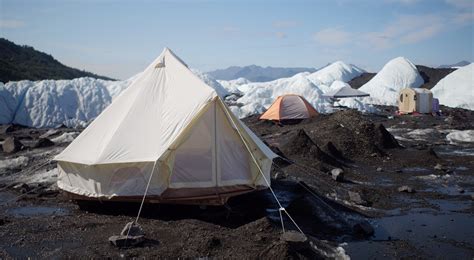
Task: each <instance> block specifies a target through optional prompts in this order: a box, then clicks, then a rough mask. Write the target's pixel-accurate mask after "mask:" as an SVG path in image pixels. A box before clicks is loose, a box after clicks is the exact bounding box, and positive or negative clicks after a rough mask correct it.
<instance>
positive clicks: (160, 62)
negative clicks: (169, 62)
mask: <svg viewBox="0 0 474 260" xmlns="http://www.w3.org/2000/svg"><path fill="white" fill-rule="evenodd" d="M164 67H165V58H164V57H163V59H162V60H161V61H159V62H158V63H157V64H156V65H155V69H159V68H164Z"/></svg>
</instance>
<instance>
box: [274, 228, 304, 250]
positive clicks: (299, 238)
mask: <svg viewBox="0 0 474 260" xmlns="http://www.w3.org/2000/svg"><path fill="white" fill-rule="evenodd" d="M280 240H281V241H283V242H286V243H287V244H288V245H289V246H290V247H291V248H292V249H293V250H303V249H304V248H306V247H307V243H306V241H308V238H307V237H306V236H305V235H304V234H302V233H300V232H298V231H293V230H287V231H286V232H285V233H283V234H281V236H280Z"/></svg>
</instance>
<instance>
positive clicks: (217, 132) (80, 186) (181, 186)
mask: <svg viewBox="0 0 474 260" xmlns="http://www.w3.org/2000/svg"><path fill="white" fill-rule="evenodd" d="M276 156H277V155H275V154H274V153H273V152H272V151H271V150H270V149H269V148H268V147H267V146H266V145H265V144H263V142H262V141H260V140H259V139H258V138H257V137H256V136H255V134H253V133H252V131H251V130H249V129H248V128H247V127H246V126H245V125H244V124H243V123H242V122H241V121H240V120H239V119H238V118H236V117H235V116H234V115H233V114H232V112H231V111H230V110H229V108H228V107H227V106H226V105H225V104H224V102H223V101H222V99H221V98H220V97H219V96H218V95H217V93H216V91H215V90H214V89H213V88H211V87H210V86H208V85H206V84H205V83H204V82H202V81H201V80H200V79H199V78H198V77H197V76H195V75H194V74H193V73H192V72H191V71H190V70H189V69H188V67H187V66H186V65H185V64H184V63H183V62H182V61H181V60H180V59H179V58H178V57H177V56H175V55H174V54H173V53H172V52H171V51H170V50H168V49H165V50H164V51H163V52H162V53H161V55H160V56H159V57H158V58H157V59H156V60H155V61H153V63H152V64H150V65H149V66H148V67H147V68H146V69H145V71H144V72H143V73H142V74H141V75H140V76H139V77H138V78H137V79H136V80H134V81H133V82H132V83H131V85H130V86H129V87H128V88H127V89H126V90H124V91H123V92H122V93H121V94H120V96H119V97H117V99H116V100H115V101H114V102H113V103H112V104H111V105H110V106H109V107H107V108H106V109H105V110H104V111H103V112H102V113H101V114H100V115H99V116H98V117H97V118H96V119H95V120H94V121H93V122H92V123H91V124H90V125H89V126H88V127H87V128H86V129H85V130H84V131H83V132H82V133H81V134H80V135H79V136H78V137H77V138H76V139H75V140H74V141H73V142H72V143H71V144H70V145H69V146H68V147H67V148H66V149H65V150H64V151H63V152H62V153H60V154H59V155H58V156H56V157H55V160H56V161H58V169H59V177H58V187H59V188H60V189H62V190H64V191H66V192H68V193H69V194H73V195H75V197H76V198H78V199H109V200H119V201H134V200H141V198H142V197H143V196H144V193H145V190H146V187H147V185H148V184H149V186H148V187H149V188H148V192H147V196H146V201H148V202H163V203H185V204H223V203H225V202H226V200H227V199H228V198H229V197H231V196H234V195H238V194H242V193H246V192H250V191H253V190H256V189H262V188H266V187H268V185H269V183H268V182H267V180H268V181H270V170H271V166H272V159H273V158H275V157H276ZM265 179H266V180H265Z"/></svg>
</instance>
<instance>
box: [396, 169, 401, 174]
mask: <svg viewBox="0 0 474 260" xmlns="http://www.w3.org/2000/svg"><path fill="white" fill-rule="evenodd" d="M395 172H396V173H402V172H403V170H402V169H398V170H396V171H395Z"/></svg>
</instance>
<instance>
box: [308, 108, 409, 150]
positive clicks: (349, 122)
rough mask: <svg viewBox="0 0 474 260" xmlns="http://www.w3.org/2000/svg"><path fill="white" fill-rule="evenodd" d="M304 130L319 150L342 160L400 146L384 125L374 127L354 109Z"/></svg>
mask: <svg viewBox="0 0 474 260" xmlns="http://www.w3.org/2000/svg"><path fill="white" fill-rule="evenodd" d="M305 128H306V131H307V132H309V134H310V136H311V137H312V139H313V140H315V141H316V142H317V143H318V144H319V145H320V147H325V148H326V149H327V150H328V152H329V153H331V154H332V155H334V156H337V157H339V158H347V159H351V158H361V157H370V156H373V154H374V153H376V154H379V155H384V154H385V151H384V150H385V149H391V148H397V147H400V145H399V144H398V142H397V140H396V139H395V138H394V137H393V135H392V134H390V133H389V132H388V131H387V129H385V127H384V126H383V125H382V124H374V123H373V122H371V120H370V119H368V118H367V117H365V116H363V115H362V114H361V113H360V112H357V111H355V110H345V111H340V112H336V113H334V114H331V115H328V116H325V117H323V118H321V119H320V120H318V121H317V122H314V123H312V124H310V125H307V126H305Z"/></svg>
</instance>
